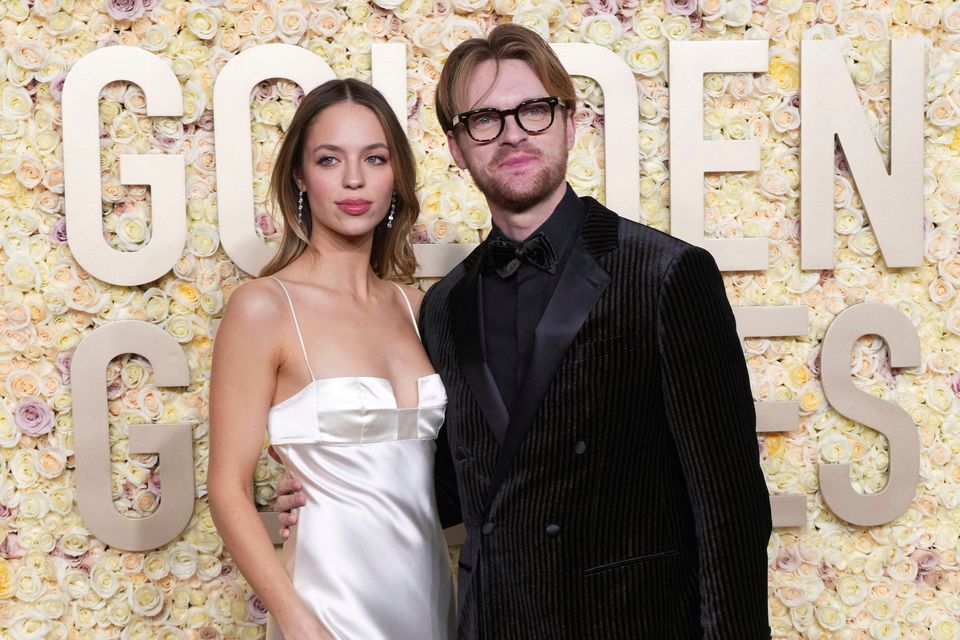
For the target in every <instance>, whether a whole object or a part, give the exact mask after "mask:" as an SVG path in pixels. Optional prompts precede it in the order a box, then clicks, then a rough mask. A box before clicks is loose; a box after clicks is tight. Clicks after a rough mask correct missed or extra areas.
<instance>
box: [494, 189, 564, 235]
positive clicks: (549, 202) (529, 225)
mask: <svg viewBox="0 0 960 640" xmlns="http://www.w3.org/2000/svg"><path fill="white" fill-rule="evenodd" d="M566 192H567V183H566V182H561V183H560V185H559V186H558V187H557V188H556V189H555V190H554V191H553V193H551V194H550V195H549V196H548V197H546V198H544V199H543V200H541V201H540V202H538V203H537V204H535V205H533V206H532V207H530V208H529V209H525V210H523V211H510V210H507V209H502V208H500V207H497V206H495V205H494V204H493V203H491V202H490V201H489V200H488V201H487V203H488V204H489V206H490V217H491V218H493V223H494V224H495V225H497V228H498V229H499V230H500V232H501V233H503V235H505V236H506V237H508V238H510V239H511V240H515V241H517V242H521V241H523V240H526V239H527V238H529V237H530V234H531V233H533V232H534V231H536V230H537V229H539V228H540V226H541V225H543V223H544V222H546V221H547V218H549V217H550V214H552V213H553V212H554V210H556V208H557V205H559V204H560V201H561V200H563V196H564V194H565V193H566Z"/></svg>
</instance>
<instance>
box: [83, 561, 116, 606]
mask: <svg viewBox="0 0 960 640" xmlns="http://www.w3.org/2000/svg"><path fill="white" fill-rule="evenodd" d="M90 588H91V589H93V591H94V592H95V593H96V594H97V595H98V596H100V597H101V598H103V599H108V598H110V597H111V596H113V594H115V593H116V592H117V590H118V589H119V588H120V580H119V579H118V578H117V574H116V573H114V572H113V571H112V570H110V569H109V568H107V567H106V566H105V565H104V564H102V563H101V564H97V565H96V566H95V567H94V568H93V569H92V570H91V571H90Z"/></svg>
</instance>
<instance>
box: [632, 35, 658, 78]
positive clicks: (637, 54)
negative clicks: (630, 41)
mask: <svg viewBox="0 0 960 640" xmlns="http://www.w3.org/2000/svg"><path fill="white" fill-rule="evenodd" d="M623 56H624V59H625V60H626V61H627V66H629V67H630V70H631V71H633V72H634V73H636V74H639V75H642V76H646V77H648V78H649V77H653V76H657V75H659V74H660V73H662V72H663V71H664V68H665V66H666V54H665V51H664V48H663V44H662V43H661V42H640V43H638V44H635V45H633V46H631V47H630V48H628V49H627V50H626V51H625V52H624V54H623Z"/></svg>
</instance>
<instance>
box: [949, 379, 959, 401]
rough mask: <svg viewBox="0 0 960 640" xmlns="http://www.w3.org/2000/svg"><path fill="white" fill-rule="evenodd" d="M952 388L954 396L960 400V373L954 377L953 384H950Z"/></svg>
mask: <svg viewBox="0 0 960 640" xmlns="http://www.w3.org/2000/svg"><path fill="white" fill-rule="evenodd" d="M950 388H951V389H952V390H953V395H955V396H957V397H958V398H960V373H958V374H957V375H955V376H953V382H951V383H950Z"/></svg>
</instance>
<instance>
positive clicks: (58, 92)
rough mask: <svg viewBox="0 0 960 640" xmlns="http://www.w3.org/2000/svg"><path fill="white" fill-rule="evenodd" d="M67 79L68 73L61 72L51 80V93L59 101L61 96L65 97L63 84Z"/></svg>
mask: <svg viewBox="0 0 960 640" xmlns="http://www.w3.org/2000/svg"><path fill="white" fill-rule="evenodd" d="M66 81H67V74H65V73H61V74H60V75H58V76H57V77H56V78H54V79H53V80H51V81H50V95H51V96H53V99H54V100H56V101H57V102H60V98H62V97H63V84H64V83H65V82H66Z"/></svg>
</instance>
